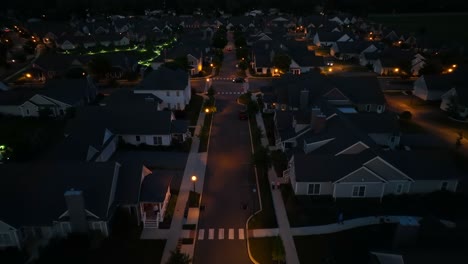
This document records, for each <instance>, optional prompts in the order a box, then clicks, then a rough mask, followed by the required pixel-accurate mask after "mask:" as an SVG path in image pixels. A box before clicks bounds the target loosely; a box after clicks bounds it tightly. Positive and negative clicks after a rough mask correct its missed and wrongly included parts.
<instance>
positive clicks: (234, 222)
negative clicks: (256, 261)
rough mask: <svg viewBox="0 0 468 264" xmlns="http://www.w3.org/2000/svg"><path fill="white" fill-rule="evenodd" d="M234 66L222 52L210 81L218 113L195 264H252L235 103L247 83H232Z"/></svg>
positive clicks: (245, 145)
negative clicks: (216, 74)
mask: <svg viewBox="0 0 468 264" xmlns="http://www.w3.org/2000/svg"><path fill="white" fill-rule="evenodd" d="M235 61H236V60H235V52H234V51H230V52H228V51H226V52H225V57H224V62H223V67H222V68H221V69H222V70H221V71H220V75H219V76H217V77H216V78H214V80H211V81H212V82H213V83H212V85H213V87H214V88H215V91H216V95H215V98H216V106H217V109H218V112H217V113H216V114H215V115H214V118H213V123H212V129H211V136H210V143H209V149H208V160H207V168H206V174H205V184H204V189H203V196H202V202H201V204H202V206H204V209H202V210H201V212H200V218H199V225H198V233H197V235H196V240H197V241H196V246H195V254H194V257H193V259H194V261H193V263H195V264H198V263H203V264H205V263H206V264H209V263H213V264H215V263H216V264H217V263H226V264H229V263H232V264H239V263H251V262H250V260H249V257H248V255H247V248H246V240H245V239H246V234H245V223H246V221H247V218H248V217H249V216H250V214H251V213H252V211H253V210H252V207H253V198H254V195H253V193H252V189H253V188H254V185H253V184H254V183H253V181H252V180H249V179H251V175H250V176H249V174H251V173H253V168H252V165H251V164H250V153H251V145H250V135H249V128H248V122H247V121H246V120H239V118H238V112H239V110H241V109H242V106H241V105H239V104H237V102H236V99H237V98H238V97H239V95H240V94H241V93H242V92H243V88H244V85H245V84H243V83H233V82H232V78H233V77H235V73H236V68H235ZM251 181H252V182H251ZM256 204H258V202H257V203H256Z"/></svg>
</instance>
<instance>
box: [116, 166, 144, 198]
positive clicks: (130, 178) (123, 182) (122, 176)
mask: <svg viewBox="0 0 468 264" xmlns="http://www.w3.org/2000/svg"><path fill="white" fill-rule="evenodd" d="M118 162H119V163H120V164H122V167H120V171H119V180H118V182H117V189H116V193H115V202H116V203H119V204H137V203H138V202H139V199H140V190H141V177H142V174H143V170H144V169H145V168H144V165H143V162H142V161H140V160H125V159H123V160H119V161H118Z"/></svg>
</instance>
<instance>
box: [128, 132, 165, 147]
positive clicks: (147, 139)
mask: <svg viewBox="0 0 468 264" xmlns="http://www.w3.org/2000/svg"><path fill="white" fill-rule="evenodd" d="M136 136H139V137H140V141H137V140H136ZM156 136H158V137H161V138H162V145H163V146H169V145H171V135H122V139H123V141H124V142H125V143H128V144H132V145H136V146H138V145H140V144H146V145H150V146H155V144H154V137H156Z"/></svg>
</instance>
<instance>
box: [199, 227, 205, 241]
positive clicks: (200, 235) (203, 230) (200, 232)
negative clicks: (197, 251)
mask: <svg viewBox="0 0 468 264" xmlns="http://www.w3.org/2000/svg"><path fill="white" fill-rule="evenodd" d="M204 238H205V229H199V230H198V240H203V239H204Z"/></svg>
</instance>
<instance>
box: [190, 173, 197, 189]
mask: <svg viewBox="0 0 468 264" xmlns="http://www.w3.org/2000/svg"><path fill="white" fill-rule="evenodd" d="M191 180H192V182H193V192H195V183H196V182H197V176H195V175H193V176H192V178H191Z"/></svg>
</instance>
